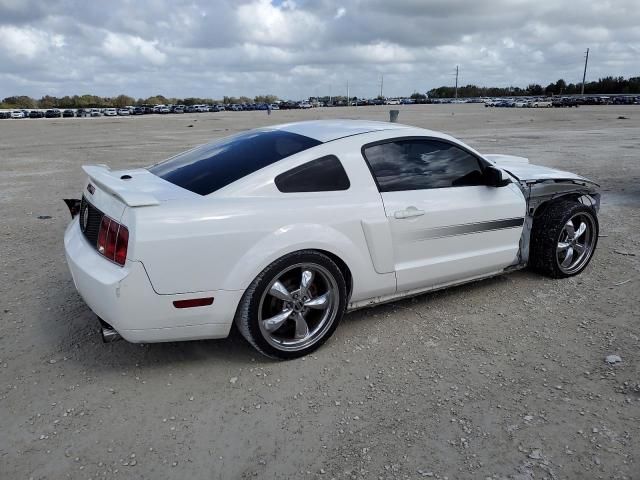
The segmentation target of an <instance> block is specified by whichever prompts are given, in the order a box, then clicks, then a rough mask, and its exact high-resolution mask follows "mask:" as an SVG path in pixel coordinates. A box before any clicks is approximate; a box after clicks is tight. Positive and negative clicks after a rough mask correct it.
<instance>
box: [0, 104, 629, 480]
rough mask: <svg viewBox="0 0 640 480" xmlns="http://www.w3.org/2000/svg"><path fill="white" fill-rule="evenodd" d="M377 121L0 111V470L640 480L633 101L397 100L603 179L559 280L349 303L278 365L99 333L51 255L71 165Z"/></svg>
mask: <svg viewBox="0 0 640 480" xmlns="http://www.w3.org/2000/svg"><path fill="white" fill-rule="evenodd" d="M388 109H389V107H384V108H383V107H358V108H349V109H346V108H343V109H314V110H311V111H289V112H286V111H281V112H273V113H272V115H271V116H267V115H266V112H224V113H208V114H185V115H180V116H177V115H175V116H166V117H160V116H148V117H135V118H97V119H96V118H90V119H53V120H2V121H0V209H1V211H2V223H1V226H0V267H1V268H0V272H1V273H0V299H1V300H0V302H1V306H0V320H1V321H0V379H1V381H0V420H1V431H2V434H1V435H0V478H2V479H5V478H6V479H27V478H34V479H40V478H48V479H63V478H74V479H75V478H78V479H86V478H93V479H95V478H149V479H150V478H152V479H164V478H207V479H230V478H254V477H255V478H321V479H323V478H326V479H331V478H335V479H377V478H381V479H387V478H389V479H392V478H398V479H404V478H423V477H433V478H449V479H454V478H455V479H458V478H514V479H534V478H535V479H539V478H550V479H560V478H607V479H609V478H640V473H639V472H640V466H639V462H640V375H639V372H640V369H639V367H638V361H639V360H640V340H639V336H640V327H639V326H638V320H639V319H640V302H639V300H638V297H639V293H640V289H639V285H640V237H639V235H638V234H639V232H640V163H639V157H638V153H637V152H638V151H640V107H633V106H627V107H625V106H621V107H613V106H612V107H580V108H579V109H570V110H569V109H568V110H564V109H562V110H560V109H553V110H552V109H544V110H543V109H540V110H538V109H487V108H483V107H482V106H481V105H426V106H406V107H404V106H403V107H400V111H401V112H400V121H401V122H403V123H407V124H412V125H418V126H421V127H427V128H433V129H436V130H443V131H446V132H448V133H451V134H453V135H455V136H457V137H459V138H461V139H463V140H464V141H466V142H468V143H469V144H470V145H472V146H473V147H475V148H478V149H479V150H481V151H483V152H486V153H492V152H494V153H498V152H501V153H512V154H516V155H523V156H528V157H529V158H530V159H531V161H532V163H539V164H543V165H549V166H555V167H560V168H564V169H568V170H572V171H575V172H577V173H580V174H582V175H585V176H588V177H590V178H592V179H594V180H596V181H598V182H599V183H601V184H602V188H603V191H604V195H603V205H602V210H601V213H600V221H601V238H600V240H599V245H598V250H597V252H596V255H595V258H594V260H593V261H592V262H591V265H590V266H589V267H588V268H587V270H586V271H585V272H584V273H583V274H581V275H579V276H578V277H574V278H571V279H568V280H550V279H547V278H543V277H540V276H538V275H535V274H533V273H530V272H528V271H521V272H516V273H512V274H510V275H505V276H502V277H498V278H494V279H491V280H485V281H481V282H477V283H474V284H470V285H467V286H463V287H459V288H453V289H450V290H446V291H442V292H437V293H432V294H428V295H422V296H419V297H417V298H413V299H409V300H403V301H399V302H396V303H393V304H388V305H384V306H379V307H376V308H371V309H366V310H361V311H358V312H355V313H352V314H349V315H347V316H346V317H345V319H344V322H343V323H342V325H341V326H340V328H338V330H337V331H336V334H335V335H334V336H333V338H332V339H331V340H330V341H329V342H327V344H325V346H324V347H322V348H321V349H320V350H318V351H317V352H316V353H315V354H314V355H311V356H309V357H306V358H303V359H300V360H296V361H290V362H284V363H283V362H274V361H270V360H267V359H265V358H262V357H260V356H259V355H257V354H256V353H255V352H254V351H253V350H252V349H251V348H250V347H249V346H248V345H247V344H246V343H245V342H244V340H243V339H242V338H241V337H240V335H239V334H238V333H237V332H235V331H232V334H231V337H230V338H228V339H225V340H217V341H200V342H185V343H168V344H153V345H134V344H129V343H127V342H117V343H115V344H109V345H104V344H102V343H101V340H100V337H99V335H98V333H97V324H96V321H95V317H94V315H93V314H92V313H91V312H90V311H89V309H88V308H87V307H86V306H85V304H84V303H83V301H82V300H81V299H80V297H79V296H78V294H77V293H76V291H75V290H74V287H73V284H72V281H71V277H70V275H69V273H68V271H67V267H66V265H65V261H64V254H63V248H62V236H63V232H64V229H65V226H66V224H67V223H68V221H69V218H68V212H67V211H66V207H65V206H64V204H63V203H62V201H61V199H62V198H63V197H78V196H79V191H80V189H81V186H82V182H83V181H84V180H83V174H82V172H81V170H80V166H81V165H82V164H91V163H107V164H109V165H111V166H112V167H125V166H143V165H148V164H150V163H153V162H155V161H158V160H161V159H163V158H166V157H167V156H169V155H170V154H173V153H176V152H179V151H182V150H185V149H186V148H187V147H191V146H193V145H195V144H199V143H204V142H205V141H207V140H209V139H211V138H214V137H219V136H223V135H227V134H229V133H232V132H235V131H239V130H244V129H247V128H251V127H254V126H259V125H265V124H269V123H282V122H287V121H292V120H299V119H314V118H329V117H347V118H367V119H378V120H385V119H387V118H388ZM620 116H624V117H627V118H626V119H619V118H618V117H620ZM39 216H50V217H51V218H39ZM610 354H615V355H619V356H620V357H621V360H622V361H621V362H620V363H617V364H615V365H608V364H606V363H605V361H604V359H605V357H606V356H607V355H610Z"/></svg>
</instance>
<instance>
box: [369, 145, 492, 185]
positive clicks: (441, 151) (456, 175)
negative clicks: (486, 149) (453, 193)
mask: <svg viewBox="0 0 640 480" xmlns="http://www.w3.org/2000/svg"><path fill="white" fill-rule="evenodd" d="M364 156H365V158H366V159H367V161H368V162H369V165H370V166H371V170H372V171H373V174H374V176H375V177H376V180H377V182H378V185H379V187H380V191H381V192H397V191H403V190H424V189H429V188H447V187H466V186H472V185H483V184H484V183H483V179H482V169H481V167H480V162H479V161H478V159H477V158H476V157H474V156H473V155H471V154H469V153H467V152H465V151H464V150H462V149H461V148H458V147H456V146H455V145H451V144H449V143H446V142H440V141H437V140H398V141H396V142H389V143H382V144H379V145H373V146H371V147H367V148H365V150H364Z"/></svg>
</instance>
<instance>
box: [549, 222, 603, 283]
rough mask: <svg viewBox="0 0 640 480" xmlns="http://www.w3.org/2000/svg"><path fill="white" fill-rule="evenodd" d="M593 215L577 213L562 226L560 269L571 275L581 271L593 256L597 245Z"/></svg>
mask: <svg viewBox="0 0 640 480" xmlns="http://www.w3.org/2000/svg"><path fill="white" fill-rule="evenodd" d="M594 232H595V225H594V220H593V216H592V215H590V214H587V213H577V214H576V215H574V216H572V217H571V218H570V219H569V220H567V222H566V223H565V224H564V226H563V227H562V230H561V232H560V238H559V239H558V245H557V247H556V258H557V261H558V266H559V267H560V270H562V271H563V272H564V273H566V274H568V275H571V274H572V273H574V272H577V271H579V270H580V269H581V268H582V267H583V266H584V265H585V263H586V262H588V261H589V258H591V254H592V252H593V249H594V246H595V237H594Z"/></svg>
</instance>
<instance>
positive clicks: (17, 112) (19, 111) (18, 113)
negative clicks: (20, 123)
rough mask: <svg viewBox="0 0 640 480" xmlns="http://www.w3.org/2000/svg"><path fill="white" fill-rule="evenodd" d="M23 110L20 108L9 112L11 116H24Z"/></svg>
mask: <svg viewBox="0 0 640 480" xmlns="http://www.w3.org/2000/svg"><path fill="white" fill-rule="evenodd" d="M24 117H25V115H24V112H23V111H22V110H14V111H13V112H11V118H24Z"/></svg>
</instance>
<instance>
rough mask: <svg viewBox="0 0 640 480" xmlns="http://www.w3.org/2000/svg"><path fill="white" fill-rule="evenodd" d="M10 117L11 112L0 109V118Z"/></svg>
mask: <svg viewBox="0 0 640 480" xmlns="http://www.w3.org/2000/svg"><path fill="white" fill-rule="evenodd" d="M8 118H11V112H7V111H4V110H0V120H4V119H8Z"/></svg>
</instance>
